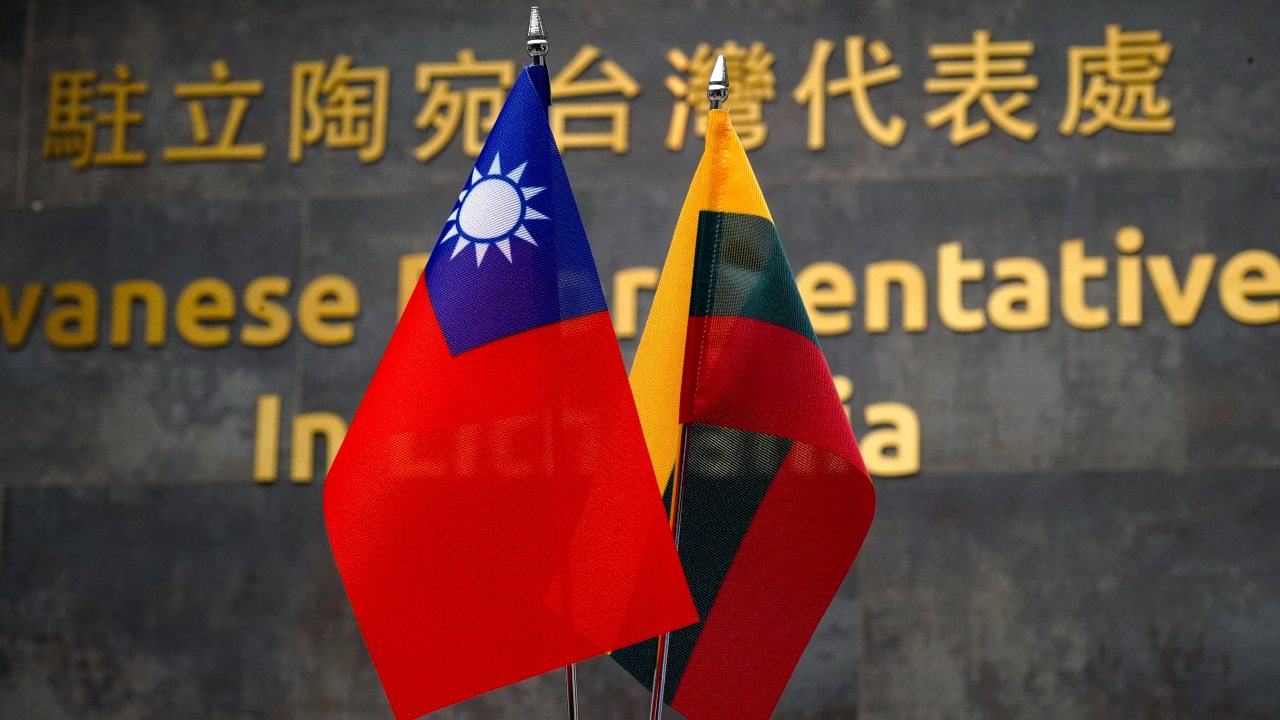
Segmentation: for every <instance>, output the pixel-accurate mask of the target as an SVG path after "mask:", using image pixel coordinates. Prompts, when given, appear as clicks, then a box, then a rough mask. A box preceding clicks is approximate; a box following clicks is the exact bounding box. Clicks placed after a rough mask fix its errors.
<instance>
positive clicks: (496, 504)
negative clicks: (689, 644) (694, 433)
mask: <svg viewBox="0 0 1280 720" xmlns="http://www.w3.org/2000/svg"><path fill="white" fill-rule="evenodd" d="M423 287H424V284H423V283H422V282H419V283H418V286H417V289H416V290H415V291H414V294H413V297H412V298H411V299H410V301H409V305H408V307H407V308H406V310H405V313H404V317H403V319H402V320H401V321H400V324H399V326H398V327H397V328H396V330H395V333H394V335H393V336H392V338H391V342H390V344H389V345H388V347H387V350H386V353H385V354H384V355H383V358H382V361H381V363H380V364H379V366H378V370H377V372H376V373H375V375H374V377H373V380H372V382H371V383H370V384H369V389H368V391H367V392H366V394H365V397H364V400H363V401H362V402H361V405H360V409H359V411H358V412H357V413H356V417H355V419H354V420H353V422H352V424H351V430H350V432H349V433H348V434H347V437H346V440H345V441H344V442H343V444H342V448H341V450H340V452H339V453H338V457H337V459H336V461H335V462H334V465H333V468H332V470H331V471H330V472H329V475H328V477H327V478H326V481H325V497H324V500H325V520H326V523H327V526H328V530H329V537H330V540H331V542H332V545H333V553H334V557H335V559H336V560H337V564H338V569H339V571H340V572H341V575H342V579H343V582H344V584H345V585H346V588H347V594H348V596H349V597H350V599H351V605H352V608H353V609H354V611H355V616H356V619H357V621H358V622H359V624H360V629H361V631H362V633H363V634H364V638H365V641H366V643H367V644H368V647H369V652H370V655H371V656H372V658H373V662H374V665H375V666H376V667H377V670H378V673H379V676H380V677H381V679H382V682H383V686H384V687H385V689H386V691H387V697H388V699H389V700H390V702H391V706H392V709H393V711H394V712H395V714H396V717H398V718H414V717H418V716H421V715H423V714H425V713H428V712H431V711H434V710H436V709H439V708H441V707H444V706H445V705H449V704H451V703H454V702H457V701H459V700H462V699H465V698H468V697H471V696H473V695H477V694H479V693H482V692H486V691H488V690H492V689H494V688H496V687H500V686H502V685H505V684H508V683H512V682H516V681H518V680H522V679H524V678H526V677H530V676H532V675H535V674H538V673H541V672H545V671H547V670H551V669H553V668H556V667H559V666H563V665H566V664H568V663H571V662H577V661H580V660H583V659H585V658H588V657H592V656H595V655H599V654H602V653H604V652H606V651H609V650H612V649H614V648H617V647H622V646H624V645H627V644H629V643H634V642H638V641H640V640H643V639H645V638H649V637H653V636H654V635H656V634H658V633H660V632H662V631H664V630H667V629H671V628H674V627H679V626H681V625H686V624H688V623H691V622H694V621H696V620H697V617H696V615H695V613H694V609H693V605H692V603H691V602H690V600H689V594H688V590H687V588H686V587H685V585H684V576H683V573H682V572H681V570H680V566H679V564H678V558H677V557H676V553H675V550H674V548H673V547H672V544H671V531H670V527H669V526H668V524H667V523H666V521H665V518H664V516H663V511H662V504H661V501H660V499H659V496H658V494H657V493H655V492H654V478H653V470H652V465H651V464H650V461H649V456H648V454H647V453H646V452H645V449H644V444H643V440H642V437H643V436H642V434H641V431H640V426H639V419H638V417H637V416H636V411H635V405H634V404H633V401H632V399H631V394H630V387H629V386H628V385H627V379H626V374H625V371H624V369H623V367H622V359H621V357H620V355H619V353H618V346H617V341H616V338H614V336H613V330H612V326H611V325H610V323H609V317H608V314H607V313H606V312H598V313H594V314H591V315H586V316H583V317H579V318H574V319H572V320H566V321H564V322H560V323H556V324H552V325H548V326H545V327H541V328H537V329H535V330H530V331H527V332H523V333H519V334H517V335H513V336H511V337H509V338H505V339H503V340H498V341H495V342H493V343H490V344H488V345H484V346H482V347H479V348H476V349H474V350H471V351H469V352H466V353H462V354H461V355H459V356H457V357H454V356H452V355H451V354H450V353H449V349H448V347H447V346H446V344H445V342H444V338H443V336H442V335H441V332H440V328H439V326H438V325H437V324H436V321H435V313H434V312H433V311H432V308H431V301H430V298H429V297H428V295H427V293H426V291H425V290H424V289H423Z"/></svg>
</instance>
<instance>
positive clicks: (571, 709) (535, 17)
mask: <svg viewBox="0 0 1280 720" xmlns="http://www.w3.org/2000/svg"><path fill="white" fill-rule="evenodd" d="M524 46H525V51H526V52H528V53H529V62H530V64H533V65H546V64H547V30H546V28H544V27H543V26H542V13H541V12H540V11H539V10H538V6H537V5H534V6H532V7H530V8H529V31H528V32H527V33H525V43H524ZM564 689H565V717H566V718H568V720H578V666H577V665H573V664H570V665H569V666H568V667H566V668H565V669H564Z"/></svg>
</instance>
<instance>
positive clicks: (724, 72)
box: [707, 55, 729, 110]
mask: <svg viewBox="0 0 1280 720" xmlns="http://www.w3.org/2000/svg"><path fill="white" fill-rule="evenodd" d="M728 97H729V68H728V67H727V66H726V65H725V62H724V56H723V55H721V56H719V57H717V58H716V66H715V67H714V68H712V70H711V77H710V78H709V79H708V80H707V100H708V101H710V103H711V109H712V110H718V109H719V108H720V107H721V106H722V105H724V101H725V99H727V98H728Z"/></svg>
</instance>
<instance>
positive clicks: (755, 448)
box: [613, 425, 792, 702]
mask: <svg viewBox="0 0 1280 720" xmlns="http://www.w3.org/2000/svg"><path fill="white" fill-rule="evenodd" d="M791 445H792V442H791V441H790V440H786V439H783V438H778V437H773V436H772V435H762V434H759V433H750V432H743V431H740V430H729V429H726V428H719V427H713V426H710V425H690V426H689V441H688V447H687V455H686V460H685V469H684V489H683V490H682V495H683V499H682V505H683V507H682V508H681V512H682V518H681V529H680V562H681V564H683V566H684V572H685V578H686V579H687V580H688V581H689V591H690V593H691V594H692V595H693V604H694V606H695V607H696V608H697V609H698V617H701V618H703V619H704V620H705V619H706V617H707V614H708V613H710V612H711V606H712V605H713V604H714V603H715V599H716V596H717V595H719V593H720V587H721V585H723V583H724V579H725V576H726V575H728V573H729V566H730V565H732V564H733V559H734V557H735V556H736V555H737V554H738V546H739V545H740V544H741V543H742V539H743V538H744V537H745V536H746V534H747V529H748V528H749V527H750V526H751V521H752V520H753V519H755V515H756V511H757V510H758V509H759V508H760V503H761V502H762V501H763V500H764V496H765V493H766V492H767V491H768V490H769V485H770V484H771V483H772V482H773V478H774V476H775V475H777V474H778V469H779V468H780V467H782V462H783V460H785V459H786V457H787V453H788V452H790V451H791ZM668 487H670V486H668ZM669 502H670V500H669V498H668V503H669ZM701 632H702V623H701V622H700V623H698V624H696V625H693V626H690V627H687V628H682V629H680V630H677V631H675V632H673V633H671V645H670V648H669V650H668V655H667V691H666V701H667V702H671V700H672V699H673V698H674V697H675V694H676V690H677V689H679V687H680V678H681V676H682V675H683V674H684V669H685V667H686V666H687V665H688V663H689V658H690V657H692V655H693V648H694V646H695V645H697V642H698V635H699V634H700V633H701ZM657 651H658V643H657V640H649V641H647V642H642V643H638V644H636V645H632V646H630V647H626V648H622V649H621V650H616V651H614V652H613V659H614V660H616V661H617V662H618V664H619V665H621V666H622V667H623V669H625V670H626V671H627V672H629V673H631V675H632V676H633V677H635V679H636V680H639V681H640V682H641V683H643V684H644V685H645V687H647V688H649V689H650V690H652V689H653V667H654V660H655V659H656V656H657Z"/></svg>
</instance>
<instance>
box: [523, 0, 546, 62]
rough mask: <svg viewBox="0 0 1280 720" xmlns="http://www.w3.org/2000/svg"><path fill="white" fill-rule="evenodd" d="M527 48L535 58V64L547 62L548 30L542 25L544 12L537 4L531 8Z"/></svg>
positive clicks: (526, 38) (530, 55)
mask: <svg viewBox="0 0 1280 720" xmlns="http://www.w3.org/2000/svg"><path fill="white" fill-rule="evenodd" d="M524 46H525V50H526V51H527V52H528V53H529V57H531V58H533V64H534V65H542V64H545V62H546V60H545V59H544V58H545V57H546V56H547V30H546V28H544V27H543V26H542V12H541V11H540V10H538V6H537V5H533V6H531V7H530V8H529V32H528V33H526V34H525V44H524Z"/></svg>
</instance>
